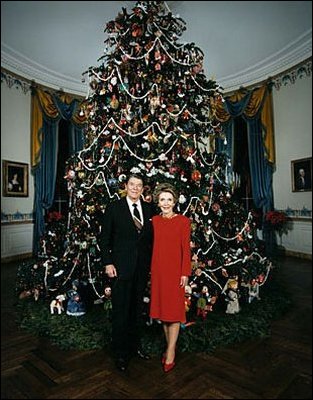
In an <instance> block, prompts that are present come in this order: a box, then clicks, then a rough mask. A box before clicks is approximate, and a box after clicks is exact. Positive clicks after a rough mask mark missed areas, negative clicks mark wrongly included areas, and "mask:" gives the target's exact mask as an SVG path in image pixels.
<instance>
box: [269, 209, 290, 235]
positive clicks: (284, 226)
mask: <svg viewBox="0 0 313 400" xmlns="http://www.w3.org/2000/svg"><path fill="white" fill-rule="evenodd" d="M265 221H266V222H267V223H268V224H269V225H270V227H271V228H272V229H273V230H275V231H277V232H278V234H279V236H282V234H283V233H287V232H288V221H289V217H288V216H287V214H286V213H284V212H283V211H277V210H272V211H268V212H267V213H266V214H265Z"/></svg>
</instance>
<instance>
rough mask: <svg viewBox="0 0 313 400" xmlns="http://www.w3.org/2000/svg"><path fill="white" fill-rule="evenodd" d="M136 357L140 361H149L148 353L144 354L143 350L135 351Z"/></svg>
mask: <svg viewBox="0 0 313 400" xmlns="http://www.w3.org/2000/svg"><path fill="white" fill-rule="evenodd" d="M136 355H137V357H139V358H141V359H142V360H150V359H151V356H150V354H148V353H145V352H144V351H143V350H140V349H139V350H137V352H136Z"/></svg>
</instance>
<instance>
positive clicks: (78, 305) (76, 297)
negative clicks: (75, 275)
mask: <svg viewBox="0 0 313 400" xmlns="http://www.w3.org/2000/svg"><path fill="white" fill-rule="evenodd" d="M79 286H80V283H79V280H78V279H75V280H74V281H73V282H72V289H70V290H69V291H68V292H67V296H68V298H69V299H68V302H67V309H66V314H67V315H73V316H75V317H80V316H81V315H84V314H86V305H85V303H84V302H83V301H82V299H81V295H80V294H79Z"/></svg>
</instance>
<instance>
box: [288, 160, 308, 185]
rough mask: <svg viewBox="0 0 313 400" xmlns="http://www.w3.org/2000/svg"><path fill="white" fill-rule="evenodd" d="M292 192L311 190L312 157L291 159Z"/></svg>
mask: <svg viewBox="0 0 313 400" xmlns="http://www.w3.org/2000/svg"><path fill="white" fill-rule="evenodd" d="M291 180H292V191H293V192H305V191H312V157H310V158H301V159H300V160H294V161H291Z"/></svg>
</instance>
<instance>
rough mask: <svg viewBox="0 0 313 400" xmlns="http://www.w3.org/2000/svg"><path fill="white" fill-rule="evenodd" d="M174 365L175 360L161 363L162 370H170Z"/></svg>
mask: <svg viewBox="0 0 313 400" xmlns="http://www.w3.org/2000/svg"><path fill="white" fill-rule="evenodd" d="M174 367H175V361H173V362H171V363H169V364H167V363H166V362H165V363H164V364H163V371H164V372H170V371H171V370H172V369H173V368H174Z"/></svg>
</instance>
